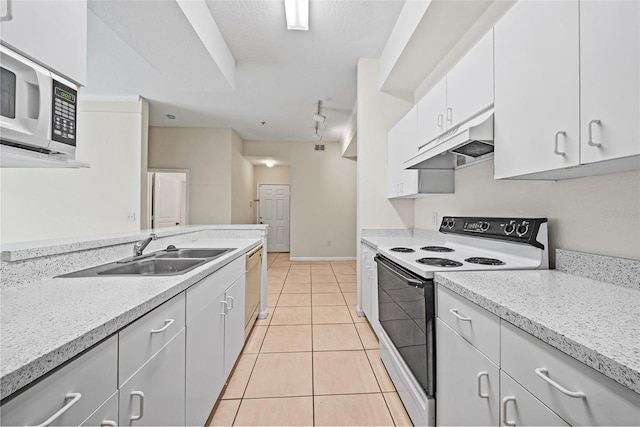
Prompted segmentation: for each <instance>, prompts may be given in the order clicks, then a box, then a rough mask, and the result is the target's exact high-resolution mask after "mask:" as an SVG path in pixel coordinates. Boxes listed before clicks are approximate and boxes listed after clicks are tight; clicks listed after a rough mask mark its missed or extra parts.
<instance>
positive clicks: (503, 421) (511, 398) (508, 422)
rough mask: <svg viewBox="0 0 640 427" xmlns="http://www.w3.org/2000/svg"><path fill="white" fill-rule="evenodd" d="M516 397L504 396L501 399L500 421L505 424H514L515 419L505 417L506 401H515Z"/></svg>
mask: <svg viewBox="0 0 640 427" xmlns="http://www.w3.org/2000/svg"><path fill="white" fill-rule="evenodd" d="M515 401H516V398H515V396H505V397H504V398H503V399H502V411H501V412H502V423H503V424H504V425H506V426H515V425H516V422H515V421H509V419H508V417H507V403H509V402H515Z"/></svg>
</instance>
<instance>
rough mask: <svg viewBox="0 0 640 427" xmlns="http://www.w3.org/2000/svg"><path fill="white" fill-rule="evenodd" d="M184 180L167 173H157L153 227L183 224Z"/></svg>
mask: <svg viewBox="0 0 640 427" xmlns="http://www.w3.org/2000/svg"><path fill="white" fill-rule="evenodd" d="M181 211H182V181H181V180H180V179H179V178H176V177H174V176H170V175H167V174H162V173H156V174H155V176H154V183H153V228H164V227H175V226H177V225H181V224H182V220H181Z"/></svg>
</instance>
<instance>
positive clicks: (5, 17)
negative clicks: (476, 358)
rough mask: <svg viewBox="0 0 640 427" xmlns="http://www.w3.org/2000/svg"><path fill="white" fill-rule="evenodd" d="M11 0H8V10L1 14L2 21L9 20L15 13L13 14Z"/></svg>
mask: <svg viewBox="0 0 640 427" xmlns="http://www.w3.org/2000/svg"><path fill="white" fill-rule="evenodd" d="M11 1H12V0H6V4H7V9H6V10H7V11H6V13H5V14H4V15H2V16H0V21H1V22H9V21H11V20H12V19H13V15H12V14H11Z"/></svg>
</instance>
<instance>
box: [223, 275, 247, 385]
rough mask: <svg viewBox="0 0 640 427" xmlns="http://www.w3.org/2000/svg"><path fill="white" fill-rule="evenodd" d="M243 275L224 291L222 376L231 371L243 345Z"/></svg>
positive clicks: (227, 374) (226, 375)
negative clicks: (225, 310)
mask: <svg viewBox="0 0 640 427" xmlns="http://www.w3.org/2000/svg"><path fill="white" fill-rule="evenodd" d="M244 300H245V286H244V276H243V277H241V278H239V279H238V280H236V282H235V283H234V284H233V285H231V286H230V287H229V289H227V291H226V292H225V301H226V302H227V314H226V315H225V319H224V377H225V379H226V378H227V377H228V376H229V374H230V373H231V370H232V369H233V366H234V365H235V364H236V360H238V356H240V352H241V351H242V347H244V305H245V304H244Z"/></svg>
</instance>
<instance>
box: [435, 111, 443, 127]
mask: <svg viewBox="0 0 640 427" xmlns="http://www.w3.org/2000/svg"><path fill="white" fill-rule="evenodd" d="M437 120H438V121H437V125H438V127H439V128H440V129H442V125H443V124H444V123H443V121H444V116H443V115H442V114H438V119H437Z"/></svg>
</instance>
